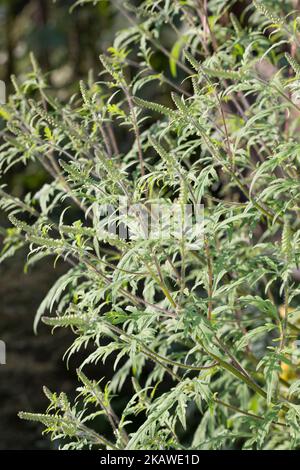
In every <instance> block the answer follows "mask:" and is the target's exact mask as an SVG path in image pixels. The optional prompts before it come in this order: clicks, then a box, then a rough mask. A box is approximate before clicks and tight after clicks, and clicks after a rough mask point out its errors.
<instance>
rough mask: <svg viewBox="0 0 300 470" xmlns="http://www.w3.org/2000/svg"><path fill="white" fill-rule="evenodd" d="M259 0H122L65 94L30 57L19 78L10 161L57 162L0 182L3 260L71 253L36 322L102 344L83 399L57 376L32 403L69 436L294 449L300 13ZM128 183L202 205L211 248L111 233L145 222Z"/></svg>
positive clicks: (6, 113) (77, 440) (7, 132)
mask: <svg viewBox="0 0 300 470" xmlns="http://www.w3.org/2000/svg"><path fill="white" fill-rule="evenodd" d="M84 3H86V2H85V1H83V0H82V1H79V2H76V5H78V4H84ZM94 3H96V2H94ZM250 3H251V2H250ZM250 3H249V2H248V3H247V8H246V7H245V11H244V12H243V14H239V16H236V15H235V13H234V12H235V2H234V1H226V0H208V1H202V0H185V1H180V0H173V1H172V2H169V1H161V0H145V1H142V2H139V4H138V6H136V2H116V7H117V8H120V9H121V10H122V12H123V14H124V18H125V19H126V22H127V27H126V29H124V30H122V31H120V32H119V34H117V36H116V39H115V41H114V43H113V44H112V46H111V47H110V48H109V49H108V50H107V51H104V52H103V53H102V54H101V56H100V61H101V64H102V65H101V66H102V69H101V70H102V71H101V74H100V75H99V79H96V78H93V76H92V75H91V76H90V77H89V79H88V80H87V81H86V82H82V83H80V86H79V87H78V94H77V95H76V96H73V97H72V98H71V100H70V102H69V103H60V102H59V101H58V99H56V97H55V96H53V93H51V89H49V86H48V84H47V80H46V78H45V77H44V76H43V74H42V73H41V71H40V69H39V66H38V64H36V62H35V60H34V58H33V57H32V63H33V71H32V72H31V73H30V74H28V76H27V77H26V78H25V79H24V80H23V81H22V82H20V81H19V80H17V79H15V78H13V79H12V81H13V84H14V87H15V93H14V94H12V95H11V96H10V97H9V101H8V103H7V105H6V106H4V107H2V108H1V115H2V117H3V119H4V120H5V129H4V131H3V143H2V145H1V171H2V173H3V174H4V173H5V172H7V171H9V170H10V169H11V168H12V167H14V166H15V165H17V164H18V165H19V164H23V165H28V164H29V163H30V162H31V161H34V162H36V164H39V165H42V166H43V167H44V169H45V171H46V172H47V173H48V174H49V179H48V182H47V184H45V185H44V186H43V187H41V188H40V190H39V191H38V192H37V193H36V194H31V193H28V194H26V195H25V197H24V198H23V199H20V198H17V197H15V196H14V195H12V194H10V193H9V192H8V191H7V189H6V188H5V187H4V185H3V186H2V188H1V208H2V209H3V210H5V211H6V212H7V213H8V218H9V220H10V222H11V225H12V226H11V227H10V228H8V229H7V230H6V235H5V240H4V248H3V251H2V258H1V259H2V260H3V259H6V258H8V257H9V256H12V255H14V253H15V252H16V251H17V250H18V249H20V248H24V247H26V249H27V250H28V261H27V266H30V265H32V264H33V263H35V262H37V261H39V260H40V259H41V258H44V257H46V256H47V257H50V258H53V259H54V260H55V261H56V260H57V259H62V260H64V262H65V263H66V264H68V265H69V269H68V271H67V272H66V274H64V275H63V276H62V277H61V278H60V279H59V280H58V281H57V282H56V283H55V285H54V286H53V287H52V288H51V289H50V291H49V293H48V295H47V297H46V298H45V300H44V301H43V303H42V304H41V306H40V308H39V310H38V312H37V315H36V321H35V328H38V323H39V321H43V322H44V323H46V324H47V325H50V326H51V327H53V328H54V329H55V328H58V327H59V328H63V327H67V328H71V329H72V331H73V332H74V338H75V339H74V343H73V345H72V346H71V347H70V348H69V349H68V351H67V356H68V357H70V356H71V355H73V354H75V353H77V352H78V351H79V350H81V351H85V350H86V348H87V346H88V347H89V348H88V351H89V352H87V353H86V357H85V359H84V360H83V362H82V364H81V366H80V368H79V370H78V381H79V388H78V396H77V399H76V400H75V401H74V402H73V401H70V400H69V398H68V397H67V396H66V395H65V394H64V393H52V392H50V391H49V390H48V389H45V393H46V395H47V397H48V399H49V401H50V405H49V408H48V410H47V411H46V413H45V414H30V413H26V412H22V413H21V417H22V418H26V419H30V420H35V421H39V422H42V423H43V424H44V425H45V428H46V431H47V432H49V433H51V437H52V439H59V441H60V446H61V447H62V448H64V449H81V448H96V449H98V448H99V449H104V448H105V449H120V450H121V449H162V448H163V449H185V448H186V449H220V448H244V449H262V448H263V449H290V448H293V449H296V448H299V445H300V433H299V425H300V401H299V399H300V380H299V379H298V372H299V367H298V364H299V351H298V348H297V338H298V337H299V332H300V329H299V314H300V310H299V307H298V302H299V299H300V289H299V268H298V263H299V254H300V252H299V239H300V224H299V200H300V189H299V188H300V187H299V169H300V141H299V126H300V120H299V117H300V101H299V96H300V82H299V76H300V64H299V55H297V51H298V49H299V48H298V46H299V41H300V32H299V27H300V26H299V18H300V17H299V16H298V13H297V11H295V10H294V8H295V2H293V1H287V2H284V5H283V4H282V5H281V3H283V2H276V1H268V2H267V1H265V2H262V1H260V2H258V1H255V2H253V3H251V4H250ZM76 5H74V6H76ZM123 198H125V199H126V201H127V202H128V204H129V206H131V207H132V206H134V205H135V204H138V205H139V207H142V208H143V209H144V210H145V211H146V212H147V211H151V205H152V204H161V203H164V204H166V205H169V206H170V205H173V204H177V205H179V207H182V208H184V206H185V205H186V204H190V205H192V206H197V205H199V204H202V205H203V207H204V221H203V226H204V229H203V236H202V240H201V243H200V244H199V246H198V248H197V249H195V247H194V246H191V244H190V240H189V239H188V236H187V235H186V232H185V231H184V230H182V231H181V236H179V237H173V238H172V237H170V238H167V239H166V238H164V237H156V238H155V237H139V236H135V234H136V232H135V231H134V230H133V236H132V237H130V238H126V237H118V236H116V235H114V234H113V233H112V231H111V230H107V224H109V225H114V226H115V227H117V228H118V229H121V228H122V227H123V230H124V227H126V226H130V224H132V223H133V224H134V227H135V230H137V229H138V228H139V227H140V225H141V223H142V222H141V218H140V217H139V215H138V214H137V213H135V212H134V211H132V213H130V216H125V215H124V213H123V212H122V211H121V210H119V208H120V206H119V204H120V200H122V199H123ZM107 207H110V208H113V209H112V210H111V211H110V212H109V214H108V215H107V213H106V212H105V210H103V208H107ZM182 223H183V222H182ZM199 236H200V235H199ZM198 241H199V240H198ZM108 358H110V360H111V361H112V362H113V364H114V367H113V369H114V370H113V373H111V374H109V371H108V374H107V377H102V378H100V379H99V377H96V378H95V377H94V378H93V377H90V376H88V374H87V372H86V366H89V365H91V364H99V363H102V364H103V363H105V361H106V360H107V359H108ZM124 387H127V390H128V388H129V389H130V390H131V395H130V397H129V399H128V400H127V402H126V403H125V404H124V403H123V405H122V406H118V407H116V400H117V397H122V394H124V393H125V392H124ZM117 408H118V409H117ZM100 418H101V419H103V418H105V419H106V420H107V423H108V424H109V426H110V428H111V432H105V433H104V432H103V430H102V428H101V426H100V425H99V419H100ZM101 422H102V421H101ZM105 429H106V428H105Z"/></svg>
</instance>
